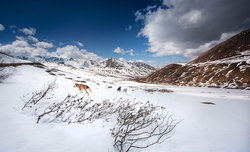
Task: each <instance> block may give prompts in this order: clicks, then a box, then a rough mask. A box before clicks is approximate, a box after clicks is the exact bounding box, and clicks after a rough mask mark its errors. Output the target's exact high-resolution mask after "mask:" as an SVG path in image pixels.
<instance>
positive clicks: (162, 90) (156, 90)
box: [145, 89, 174, 93]
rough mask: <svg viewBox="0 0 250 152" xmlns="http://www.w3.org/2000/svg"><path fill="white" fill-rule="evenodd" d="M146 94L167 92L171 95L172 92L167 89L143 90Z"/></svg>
mask: <svg viewBox="0 0 250 152" xmlns="http://www.w3.org/2000/svg"><path fill="white" fill-rule="evenodd" d="M145 91H146V92H163V93H164V92H167V93H171V92H174V91H172V90H168V89H145Z"/></svg>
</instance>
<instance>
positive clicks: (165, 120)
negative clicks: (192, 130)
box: [23, 81, 179, 152]
mask: <svg viewBox="0 0 250 152" xmlns="http://www.w3.org/2000/svg"><path fill="white" fill-rule="evenodd" d="M54 83H55V81H54V82H52V83H49V85H46V87H45V88H44V90H41V91H40V92H35V93H33V96H32V97H31V99H30V100H29V101H28V102H26V103H25V105H24V107H23V108H26V107H31V108H32V107H33V105H36V104H39V101H40V100H41V99H43V98H45V97H47V94H48V93H51V91H52V90H53V89H54V85H53V84H54ZM42 106H45V108H44V110H42V111H40V112H39V113H40V114H37V112H36V114H37V123H39V122H40V120H41V119H44V120H45V121H49V122H52V121H55V120H57V121H63V122H67V123H68V124H70V123H81V124H82V123H84V122H93V121H95V120H96V119H105V120H108V119H111V118H113V120H115V121H116V125H115V126H114V127H113V128H112V129H110V131H111V135H112V136H113V137H114V145H113V146H114V148H115V150H116V151H118V152H129V151H130V150H131V149H143V148H147V147H150V146H152V145H155V144H160V143H162V142H163V141H164V140H165V139H167V138H168V137H169V136H168V135H169V133H170V132H171V131H173V129H174V128H175V127H176V125H177V124H178V123H179V122H176V120H174V119H173V118H172V116H171V115H168V114H166V113H165V111H164V110H165V108H164V107H160V106H154V105H153V104H151V103H150V102H149V101H148V102H146V103H142V102H136V101H135V100H134V101H131V100H124V99H122V98H120V99H118V100H116V99H114V100H113V101H110V100H104V101H102V102H100V103H95V102H94V101H93V100H91V99H90V98H85V96H82V97H79V95H78V94H76V95H71V94H68V95H67V96H66V97H65V98H64V99H63V100H62V101H61V102H54V103H52V104H49V105H48V104H47V105H44V104H43V105H42Z"/></svg>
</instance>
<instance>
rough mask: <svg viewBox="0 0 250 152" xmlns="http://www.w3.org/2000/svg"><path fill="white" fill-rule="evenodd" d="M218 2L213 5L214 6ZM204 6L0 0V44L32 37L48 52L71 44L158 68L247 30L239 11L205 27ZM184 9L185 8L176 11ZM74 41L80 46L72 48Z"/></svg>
mask: <svg viewBox="0 0 250 152" xmlns="http://www.w3.org/2000/svg"><path fill="white" fill-rule="evenodd" d="M212 1H215V0H212ZM223 1H225V0H218V1H216V3H218V5H220V4H223ZM194 2H196V1H194ZM219 2H221V3H219ZM205 3H208V2H206V1H204V5H203V4H197V5H190V4H189V3H186V2H183V3H182V4H181V5H180V4H179V3H178V0H176V2H175V1H172V3H171V2H170V1H169V0H163V1H160V0H107V1H104V0H79V1H77V0H71V1H65V0H60V1H52V0H50V1H48V0H43V1H33V0H32V1H27V0H24V1H17V0H8V1H2V2H1V5H0V13H1V16H0V24H1V25H2V26H3V27H4V30H1V31H0V44H1V45H2V46H4V45H7V44H10V43H13V41H15V40H16V39H17V37H16V36H23V37H25V36H26V37H27V36H33V37H35V38H37V39H39V41H44V42H48V43H51V44H53V47H47V48H46V49H47V50H48V51H50V52H51V51H52V52H53V51H56V50H57V49H58V48H61V47H64V46H67V45H73V46H77V47H78V48H79V49H84V50H87V51H88V52H93V53H94V54H96V55H98V56H101V57H103V58H111V57H112V58H124V59H126V60H144V61H145V62H148V63H151V64H154V65H158V66H163V65H166V64H169V63H175V62H188V61H190V60H191V59H192V58H194V57H196V56H197V55H199V54H201V53H203V52H204V51H206V50H207V49H209V48H211V47H212V46H213V45H215V44H217V43H219V42H221V41H223V40H225V39H226V38H229V37H230V36H232V35H233V34H235V33H237V32H239V31H240V30H242V29H245V28H247V27H249V20H248V21H247V22H246V19H247V18H248V17H249V16H246V15H245V16H244V15H243V13H238V14H237V13H236V17H235V19H234V18H233V17H232V19H233V20H237V18H240V19H238V20H239V21H238V20H237V21H238V22H237V24H232V23H230V26H229V25H224V23H223V22H225V24H226V23H228V21H224V20H222V21H220V20H221V18H219V17H218V18H215V19H216V20H218V22H219V23H218V25H217V24H216V25H214V27H209V28H208V27H205V26H204V25H205V23H206V22H209V17H210V16H211V17H213V15H214V14H216V13H214V14H212V13H210V14H209V13H206V14H205V13H204V12H205V11H207V10H210V9H211V8H210V7H206V6H209V5H205ZM245 3H247V2H246V1H245V0H239V2H237V5H236V4H235V2H233V1H232V2H230V1H228V3H227V4H226V6H223V5H221V7H218V10H225V12H223V13H226V12H227V11H230V10H229V9H228V8H231V6H235V5H236V6H235V7H238V6H242V7H241V10H242V12H244V13H246V11H247V8H245V7H244V5H243V4H245ZM180 6H182V7H180ZM184 7H187V8H189V9H183V10H182V8H184ZM211 7H212V6H211ZM177 9H178V11H179V14H180V15H179V14H178V13H177ZM203 10H204V12H203ZM218 10H214V11H215V12H216V11H218ZM220 12H221V11H220ZM247 12H249V11H247ZM169 14H171V15H172V16H170V15H169ZM249 14H250V13H249ZM178 15H179V16H178ZM237 15H238V16H237ZM217 16H218V13H217ZM211 17H210V18H211ZM204 18H205V19H206V18H208V19H206V20H205V19H204ZM204 20H205V21H204ZM176 23H178V24H176ZM201 23H203V24H201ZM243 23H244V24H243ZM175 24H176V25H175ZM228 24H229V23H228ZM224 26H226V27H224ZM25 28H27V29H31V28H34V29H35V31H36V32H35V34H31V35H29V34H25V33H24V32H23V31H22V30H23V29H25ZM178 28H179V29H178ZM216 29H218V30H216ZM200 31H205V32H204V33H205V34H204V35H202V36H201V37H199V35H198V36H197V33H198V32H200ZM209 31H210V32H209ZM211 31H212V32H211ZM180 33H181V34H180ZM211 33H214V34H211ZM182 34H183V35H182ZM223 34H224V35H223ZM187 35H188V36H190V37H188V36H187ZM193 35H194V36H195V37H192V36H193ZM192 39H194V40H192ZM26 41H27V40H26ZM77 42H81V43H82V44H83V46H79V45H77ZM44 49H45V48H44ZM115 49H116V51H115V52H114V50H115ZM131 50H132V51H131ZM131 52H132V53H131Z"/></svg>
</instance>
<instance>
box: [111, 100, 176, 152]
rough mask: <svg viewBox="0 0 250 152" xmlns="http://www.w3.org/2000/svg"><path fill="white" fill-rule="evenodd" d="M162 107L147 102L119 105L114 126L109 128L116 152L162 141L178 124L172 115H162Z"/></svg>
mask: <svg viewBox="0 0 250 152" xmlns="http://www.w3.org/2000/svg"><path fill="white" fill-rule="evenodd" d="M164 109H165V108H164V107H159V106H154V105H153V104H150V103H149V102H147V103H146V104H143V105H140V106H139V107H135V106H129V103H127V105H126V106H124V107H120V109H119V110H118V117H117V123H116V126H115V127H114V128H113V129H111V133H112V136H113V137H114V147H115V149H116V150H117V151H118V152H128V151H130V150H131V149H133V148H137V149H142V148H147V147H149V146H152V145H154V144H159V143H161V142H163V141H164V140H165V139H166V138H167V135H168V134H169V133H170V132H171V131H172V130H173V129H174V128H175V126H176V125H177V124H178V122H176V121H175V120H173V119H172V116H169V115H167V114H166V115H165V116H164V115H163V110H164Z"/></svg>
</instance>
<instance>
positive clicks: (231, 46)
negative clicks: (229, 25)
mask: <svg viewBox="0 0 250 152" xmlns="http://www.w3.org/2000/svg"><path fill="white" fill-rule="evenodd" d="M249 60H250V29H248V30H245V31H243V32H241V33H239V34H237V35H235V36H233V37H232V38H230V39H228V40H226V41H224V42H222V43H220V44H218V45H216V46H215V47H213V48H212V49H210V50H208V51H207V52H205V53H203V54H202V55H200V56H199V57H198V58H196V59H195V60H193V61H192V62H190V63H188V64H186V65H178V64H170V65H167V66H165V67H164V68H162V69H160V70H158V71H156V72H154V73H152V74H150V75H149V76H147V77H145V78H139V79H138V81H139V82H146V83H164V84H169V85H177V86H199V87H223V88H236V89H250V64H249Z"/></svg>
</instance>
